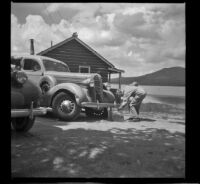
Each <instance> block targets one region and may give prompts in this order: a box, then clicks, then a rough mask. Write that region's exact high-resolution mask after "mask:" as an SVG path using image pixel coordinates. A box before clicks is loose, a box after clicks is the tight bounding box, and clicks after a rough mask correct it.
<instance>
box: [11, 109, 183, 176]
mask: <svg viewBox="0 0 200 184" xmlns="http://www.w3.org/2000/svg"><path fill="white" fill-rule="evenodd" d="M142 115H143V117H144V118H143V119H142V121H141V122H138V123H136V122H128V121H123V122H117V121H116V122H115V121H112V122H111V121H107V120H97V119H90V118H88V117H85V115H84V114H81V116H80V117H79V118H78V119H77V120H75V122H64V121H59V120H57V119H55V118H52V117H49V116H44V117H37V118H36V123H35V124H34V126H33V128H32V129H31V130H30V131H29V132H28V133H26V134H19V133H16V132H14V131H11V168H12V177H68V178H69V177H75V178H79V177H83V178H88V177H89V178H91V177H97V178H102V177H103V178H109V177H115V178H118V177H121V178H123V177H126V178H127V177H133V178H134V177H137V178H144V177H170V178H172V177H181V178H183V177H185V131H184V128H185V124H184V121H182V120H180V118H178V117H175V116H174V117H175V118H174V119H173V120H172V119H170V118H169V117H166V116H164V115H162V114H161V115H160V116H158V115H157V116H156V117H155V116H153V114H152V115H150V114H145V113H143V114H142ZM147 117H148V118H147ZM150 117H151V118H150Z"/></svg>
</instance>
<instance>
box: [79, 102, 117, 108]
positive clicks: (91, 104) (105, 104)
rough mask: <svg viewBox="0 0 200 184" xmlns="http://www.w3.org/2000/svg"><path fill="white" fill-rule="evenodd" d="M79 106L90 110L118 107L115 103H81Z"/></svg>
mask: <svg viewBox="0 0 200 184" xmlns="http://www.w3.org/2000/svg"><path fill="white" fill-rule="evenodd" d="M81 106H82V107H90V108H107V107H118V106H119V105H118V104H115V103H98V102H82V103H81Z"/></svg>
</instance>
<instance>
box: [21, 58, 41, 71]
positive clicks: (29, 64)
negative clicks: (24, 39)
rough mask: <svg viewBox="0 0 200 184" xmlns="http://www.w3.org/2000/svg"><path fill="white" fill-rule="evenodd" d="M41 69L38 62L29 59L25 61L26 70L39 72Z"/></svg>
mask: <svg viewBox="0 0 200 184" xmlns="http://www.w3.org/2000/svg"><path fill="white" fill-rule="evenodd" d="M40 69H41V67H40V65H39V63H38V62H37V61H35V60H33V59H29V58H27V59H24V70H33V71H38V70H40Z"/></svg>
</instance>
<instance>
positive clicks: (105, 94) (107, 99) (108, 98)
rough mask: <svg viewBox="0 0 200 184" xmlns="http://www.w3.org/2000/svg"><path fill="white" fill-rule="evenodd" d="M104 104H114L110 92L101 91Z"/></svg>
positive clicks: (113, 97) (113, 98) (112, 95)
mask: <svg viewBox="0 0 200 184" xmlns="http://www.w3.org/2000/svg"><path fill="white" fill-rule="evenodd" d="M103 99H104V103H114V101H115V96H114V94H113V93H112V92H111V91H108V90H103Z"/></svg>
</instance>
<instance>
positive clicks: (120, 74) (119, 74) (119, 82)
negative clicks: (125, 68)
mask: <svg viewBox="0 0 200 184" xmlns="http://www.w3.org/2000/svg"><path fill="white" fill-rule="evenodd" d="M121 75H122V74H121V72H119V89H121Z"/></svg>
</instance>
